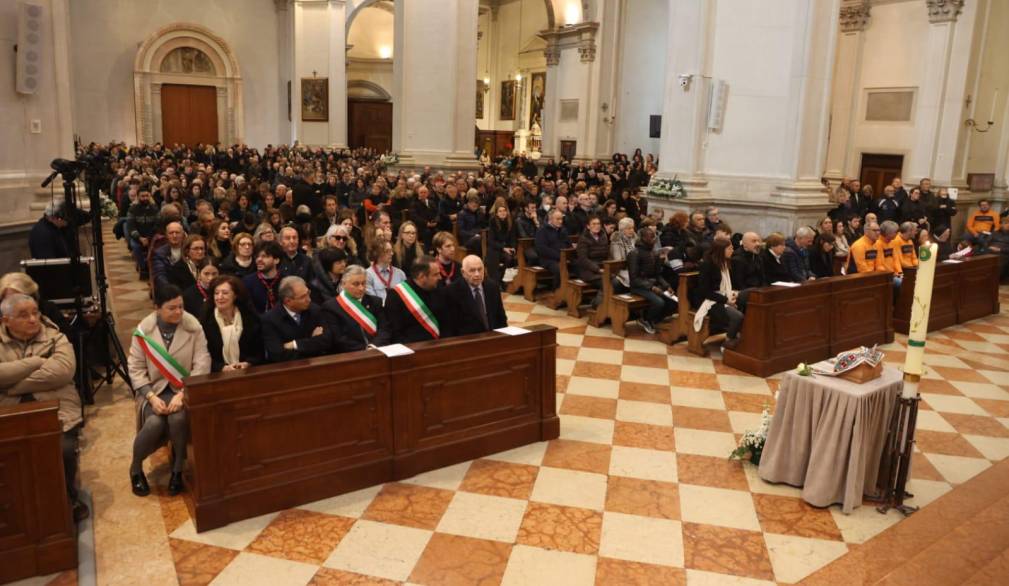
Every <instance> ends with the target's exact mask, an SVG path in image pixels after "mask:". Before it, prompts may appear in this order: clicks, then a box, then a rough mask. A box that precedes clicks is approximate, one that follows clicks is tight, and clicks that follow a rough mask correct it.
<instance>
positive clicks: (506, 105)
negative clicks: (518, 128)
mask: <svg viewBox="0 0 1009 586" xmlns="http://www.w3.org/2000/svg"><path fill="white" fill-rule="evenodd" d="M516 85H517V84H516V82H515V80H514V79H510V80H507V81H502V82H501V115H500V116H498V118H500V119H501V120H514V119H515V90H516Z"/></svg>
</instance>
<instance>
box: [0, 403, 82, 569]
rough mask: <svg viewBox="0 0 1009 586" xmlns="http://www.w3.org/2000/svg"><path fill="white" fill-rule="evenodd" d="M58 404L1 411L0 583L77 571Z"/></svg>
mask: <svg viewBox="0 0 1009 586" xmlns="http://www.w3.org/2000/svg"><path fill="white" fill-rule="evenodd" d="M58 412H59V403H58V402H57V401H40V402H36V403H22V404H20V405H14V406H11V407H0V583H6V582H13V581H14V580H21V579H23V578H29V577H32V576H39V575H46V574H53V573H55V572H62V571H64V570H71V569H75V568H77V532H76V529H75V527H74V523H73V519H72V518H71V516H70V504H69V502H68V501H67V490H66V480H65V479H64V476H63V450H62V447H61V438H62V434H63V427H62V426H61V425H60V421H59V417H58V416H57V413H58Z"/></svg>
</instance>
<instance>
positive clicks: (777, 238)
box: [760, 232, 792, 285]
mask: <svg viewBox="0 0 1009 586" xmlns="http://www.w3.org/2000/svg"><path fill="white" fill-rule="evenodd" d="M784 254H785V237H784V236H782V235H781V234H778V233H777V232H775V233H773V234H771V235H769V236H768V237H767V239H766V240H764V250H762V251H761V252H760V263H761V266H763V267H764V282H765V283H767V284H768V285H771V284H773V283H777V282H778V281H784V282H787V283H790V282H792V277H791V275H789V273H788V267H786V266H785V263H784V262H783V261H782V259H781V257H782V256H783V255H784Z"/></svg>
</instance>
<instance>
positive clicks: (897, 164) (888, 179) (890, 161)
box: [859, 153, 904, 197]
mask: <svg viewBox="0 0 1009 586" xmlns="http://www.w3.org/2000/svg"><path fill="white" fill-rule="evenodd" d="M903 168H904V155H875V154H871V153H863V154H862V170H861V172H860V173H859V180H860V181H861V182H862V185H863V186H865V185H871V186H872V193H873V196H874V197H881V196H882V195H883V188H884V187H886V186H887V185H890V183H892V182H893V178H894V177H900V176H901V170H902V169H903Z"/></svg>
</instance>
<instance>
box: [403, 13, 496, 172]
mask: <svg viewBox="0 0 1009 586" xmlns="http://www.w3.org/2000/svg"><path fill="white" fill-rule="evenodd" d="M395 6H396V19H395V20H396V24H395V55H396V59H395V64H394V66H393V77H394V79H395V83H394V93H395V107H394V113H393V150H394V151H396V152H397V153H399V156H400V164H401V165H402V166H418V165H432V166H437V167H447V168H477V167H478V166H479V162H478V161H477V159H476V155H475V154H474V129H475V128H476V95H475V93H474V92H475V91H476V83H475V81H476V79H477V77H476V75H477V70H476V55H477V45H476V43H477V39H476V31H477V10H478V5H477V0H399V1H397V2H396V5H395Z"/></svg>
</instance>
